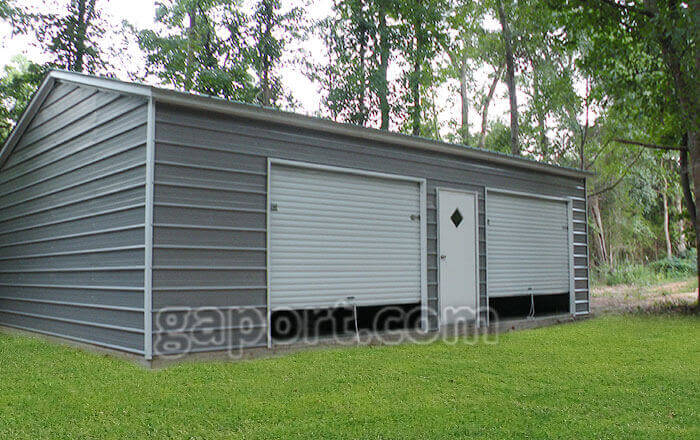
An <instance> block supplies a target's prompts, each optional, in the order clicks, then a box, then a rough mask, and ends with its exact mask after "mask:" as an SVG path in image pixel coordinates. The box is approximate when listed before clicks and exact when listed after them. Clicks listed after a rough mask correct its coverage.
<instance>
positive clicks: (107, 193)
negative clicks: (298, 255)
mask: <svg viewBox="0 0 700 440" xmlns="http://www.w3.org/2000/svg"><path fill="white" fill-rule="evenodd" d="M143 186H144V185H143V182H138V183H133V184H130V185H126V186H124V187H121V188H117V189H110V190H108V191H104V192H96V193H93V194H91V195H89V196H86V197H82V198H79V199H74V200H68V201H66V202H61V203H59V204H57V205H52V206H49V207H47V208H41V209H37V210H36V211H30V212H25V213H23V214H20V215H16V216H14V217H8V218H4V219H0V223H5V222H7V221H9V220H14V219H16V218H23V217H26V216H28V215H32V214H38V213H40V212H45V211H51V210H52V209H56V208H63V207H66V206H71V205H77V204H78V203H81V202H86V201H88V200H93V199H99V198H101V197H106V196H111V195H114V194H118V193H120V192H126V191H129V190H132V189H135V188H142V187H143Z"/></svg>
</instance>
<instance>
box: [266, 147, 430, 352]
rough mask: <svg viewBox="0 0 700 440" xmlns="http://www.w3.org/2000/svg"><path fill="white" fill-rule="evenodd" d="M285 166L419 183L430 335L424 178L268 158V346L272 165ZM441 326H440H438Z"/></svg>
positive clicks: (425, 326)
mask: <svg viewBox="0 0 700 440" xmlns="http://www.w3.org/2000/svg"><path fill="white" fill-rule="evenodd" d="M273 165H283V166H289V167H296V168H304V169H313V170H321V171H329V172H336V173H341V174H354V175H357V176H368V177H377V178H381V179H388V180H398V181H404V182H413V183H418V186H419V192H418V197H419V206H420V213H419V216H420V302H421V319H420V320H421V329H422V330H423V331H424V332H427V331H428V330H429V328H430V326H429V323H428V313H427V307H428V226H427V219H428V210H427V190H426V185H427V184H426V179H424V178H422V177H413V176H404V175H399V174H389V173H382V172H377V171H368V170H363V169H359V168H347V167H339V166H334V165H323V164H319V163H312V162H300V161H296V160H287V159H278V158H274V157H268V158H267V188H266V193H267V196H266V200H265V204H266V206H265V222H266V227H265V254H266V273H265V277H266V282H267V288H266V296H267V298H266V307H267V324H266V325H267V347H268V348H272V326H271V325H270V321H271V318H272V309H271V308H270V274H271V270H270V195H271V194H270V183H271V181H272V166H273ZM438 325H439V324H438Z"/></svg>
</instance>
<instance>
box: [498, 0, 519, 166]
mask: <svg viewBox="0 0 700 440" xmlns="http://www.w3.org/2000/svg"><path fill="white" fill-rule="evenodd" d="M496 7H497V9H498V20H499V21H500V22H501V29H502V36H503V46H504V48H505V56H506V83H507V84H508V96H509V98H510V152H511V153H512V154H516V155H517V154H520V144H519V142H518V131H519V130H518V98H517V95H516V88H515V60H514V57H513V47H512V37H511V34H510V27H509V26H508V18H507V17H506V13H505V11H504V9H503V0H496Z"/></svg>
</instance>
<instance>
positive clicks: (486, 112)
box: [479, 64, 505, 148]
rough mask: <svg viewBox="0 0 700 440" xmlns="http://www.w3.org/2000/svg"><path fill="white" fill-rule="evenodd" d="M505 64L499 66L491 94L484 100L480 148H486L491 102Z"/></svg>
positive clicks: (490, 90)
mask: <svg viewBox="0 0 700 440" xmlns="http://www.w3.org/2000/svg"><path fill="white" fill-rule="evenodd" d="M504 68H505V64H501V65H500V66H498V69H497V70H496V73H495V76H494V77H493V81H492V82H491V87H489V92H488V94H487V95H486V98H484V105H483V107H482V110H481V134H480V135H479V148H484V142H485V141H486V129H487V128H488V125H487V124H488V119H489V105H491V100H492V99H493V94H494V92H495V91H496V85H498V81H500V80H501V75H503V69H504Z"/></svg>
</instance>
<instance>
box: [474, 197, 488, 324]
mask: <svg viewBox="0 0 700 440" xmlns="http://www.w3.org/2000/svg"><path fill="white" fill-rule="evenodd" d="M478 239H479V236H478V235H477V240H478ZM484 245H485V247H484V257H486V258H485V259H484V260H485V261H486V270H485V271H484V274H485V276H486V278H485V279H484V281H485V284H486V327H488V326H489V325H491V306H490V304H489V189H488V188H486V187H484ZM477 248H478V246H477ZM479 276H481V271H479ZM479 288H481V280H479ZM479 298H480V299H481V294H479ZM479 313H481V312H479Z"/></svg>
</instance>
